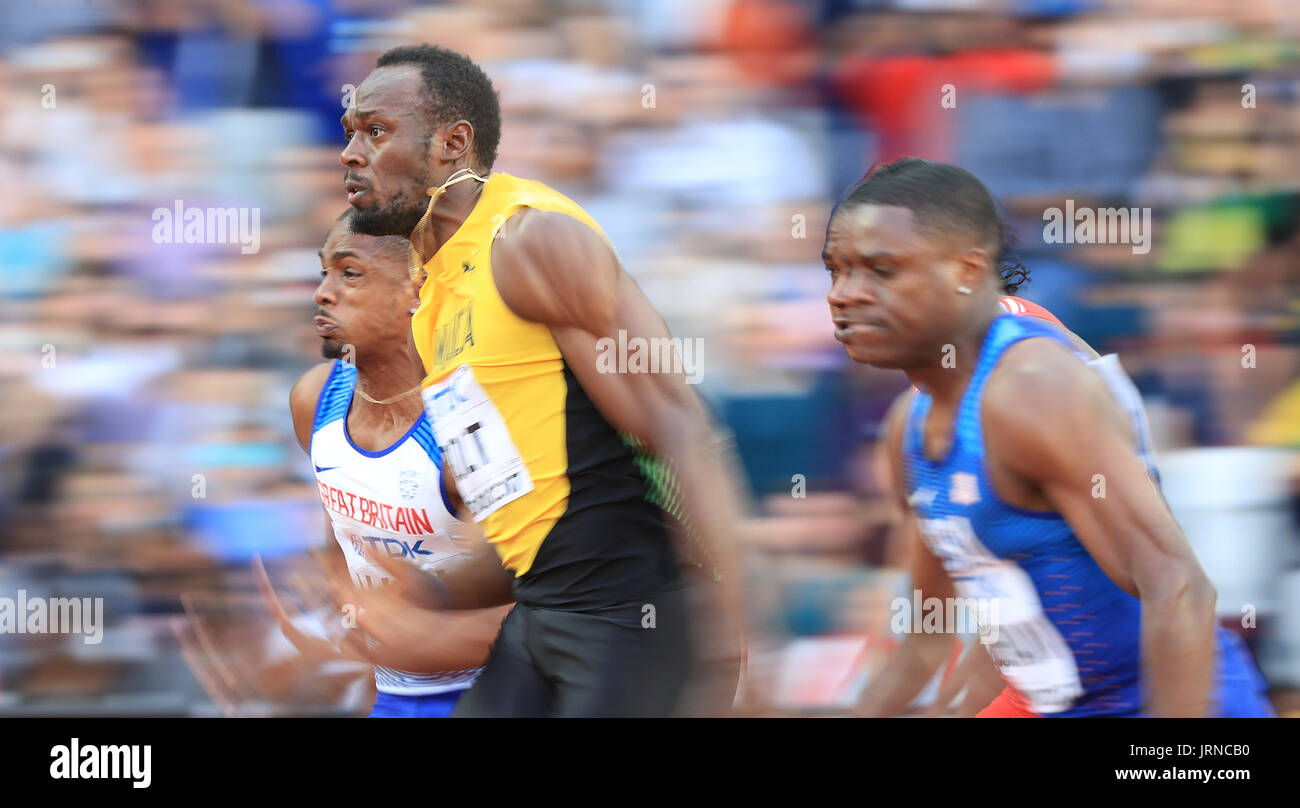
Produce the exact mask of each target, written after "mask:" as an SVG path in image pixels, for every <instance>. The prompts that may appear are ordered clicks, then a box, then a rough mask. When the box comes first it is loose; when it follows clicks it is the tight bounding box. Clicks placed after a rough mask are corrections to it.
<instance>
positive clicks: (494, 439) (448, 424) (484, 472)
mask: <svg viewBox="0 0 1300 808" xmlns="http://www.w3.org/2000/svg"><path fill="white" fill-rule="evenodd" d="M423 396H424V411H425V412H426V413H427V414H428V416H429V421H430V423H431V424H432V425H433V437H434V440H436V441H437V442H438V446H439V448H441V449H442V456H443V460H444V461H445V462H446V463H447V465H448V467H450V468H451V473H452V476H453V477H454V478H455V479H456V489H457V490H458V491H459V492H460V496H461V499H463V500H464V501H465V507H466V508H468V509H469V511H470V513H472V514H474V521H475V522H482V521H483V520H484V519H486V518H487V517H489V516H491V515H492V514H493V513H495V512H496V511H497V510H498V509H499V508H501V507H502V506H504V505H506V504H508V503H511V502H513V501H515V500H516V499H519V498H520V497H522V496H523V495H524V494H527V493H528V492H529V491H532V490H533V480H532V478H531V477H530V476H529V475H528V467H527V466H526V465H524V460H523V458H522V457H520V456H519V449H517V448H516V447H515V444H514V441H513V440H512V439H511V437H510V431H509V430H508V429H506V422H505V419H504V418H502V417H501V411H500V410H498V409H497V407H496V405H495V404H493V403H492V399H490V398H488V395H487V392H486V391H484V389H483V386H482V385H480V384H479V383H478V380H477V379H475V378H474V371H473V370H471V369H470V367H469V365H461V366H460V367H458V368H456V369H455V370H454V371H452V373H451V375H450V376H448V377H447V378H446V379H444V380H442V381H441V382H438V383H437V384H434V385H432V386H430V387H427V388H425V390H424V393H423Z"/></svg>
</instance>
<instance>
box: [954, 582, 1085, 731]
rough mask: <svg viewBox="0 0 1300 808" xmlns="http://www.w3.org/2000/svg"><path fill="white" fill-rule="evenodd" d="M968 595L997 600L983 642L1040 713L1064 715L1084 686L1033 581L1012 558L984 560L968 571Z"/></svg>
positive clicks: (1005, 675) (983, 629)
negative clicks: (1049, 618) (1000, 560)
mask: <svg viewBox="0 0 1300 808" xmlns="http://www.w3.org/2000/svg"><path fill="white" fill-rule="evenodd" d="M957 577H960V579H961V580H960V582H957V581H956V580H954V583H957V586H958V588H959V589H960V590H961V591H962V594H963V595H965V596H967V597H973V598H979V599H980V602H983V603H988V604H991V605H992V606H991V608H989V609H988V610H987V612H988V616H989V619H988V621H987V622H988V625H984V626H981V634H983V635H984V637H982V638H981V639H982V641H984V642H985V643H986V647H987V648H988V651H989V654H990V655H991V656H992V657H993V661H994V662H995V663H996V664H997V666H998V670H999V671H1000V672H1001V674H1002V677H1003V678H1004V679H1006V680H1007V681H1008V682H1009V683H1011V685H1012V686H1013V687H1015V688H1016V690H1018V691H1019V692H1020V693H1021V695H1023V696H1024V697H1025V699H1026V700H1027V701H1028V702H1029V705H1030V707H1031V709H1033V710H1034V711H1035V712H1038V713H1059V712H1061V711H1062V710H1066V709H1068V708H1069V706H1070V705H1071V704H1072V703H1073V702H1074V700H1075V699H1077V698H1078V697H1079V696H1081V695H1083V685H1082V683H1081V682H1080V681H1079V671H1078V669H1077V667H1076V666H1075V664H1074V654H1073V653H1071V651H1070V647H1069V646H1068V645H1066V643H1065V640H1064V639H1062V638H1061V635H1060V634H1059V633H1058V632H1057V631H1056V627H1055V626H1053V625H1052V623H1051V621H1050V620H1048V618H1047V615H1046V614H1044V613H1043V607H1042V603H1041V602H1040V601H1039V600H1038V592H1037V591H1036V590H1035V589H1034V584H1033V581H1031V580H1030V579H1029V576H1028V575H1027V574H1025V571H1024V570H1022V569H1020V568H1019V567H1018V566H1015V565H1014V564H1011V563H1009V562H997V563H989V564H982V565H979V566H977V567H974V568H972V569H970V570H967V571H966V572H964V573H963V574H962V575H961V576H954V578H957Z"/></svg>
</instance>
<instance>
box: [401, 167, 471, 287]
mask: <svg viewBox="0 0 1300 808" xmlns="http://www.w3.org/2000/svg"><path fill="white" fill-rule="evenodd" d="M465 180H478V181H479V182H487V178H486V177H480V176H479V175H478V174H475V173H474V169H472V168H469V167H468V166H466V167H465V168H461V169H457V170H456V171H453V172H452V173H451V176H450V177H448V178H447V181H446V182H444V183H443V184H442V185H439V186H438V187H437V188H428V189H426V190H425V193H427V194H428V195H429V206H428V207H427V208H425V209H424V215H423V216H421V217H420V221H418V222H416V223H415V229H414V230H412V231H411V266H410V273H411V280H413V281H418V280H419V279H420V273H421V271H422V270H423V269H424V262H425V260H426V259H425V257H424V256H423V255H422V254H421V253H420V248H421V247H423V246H424V234H425V232H426V231H428V229H429V219H430V217H432V216H433V206H434V205H436V204H438V199H439V198H441V197H442V195H443V193H445V192H446V190H447V189H448V188H450V187H451V186H453V185H455V184H456V183H458V182H464V181H465Z"/></svg>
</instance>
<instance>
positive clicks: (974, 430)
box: [823, 158, 1272, 717]
mask: <svg viewBox="0 0 1300 808" xmlns="http://www.w3.org/2000/svg"><path fill="white" fill-rule="evenodd" d="M1001 234H1002V231H1001V224H1000V222H999V220H998V216H997V212H996V208H995V206H994V204H993V200H992V198H991V196H990V195H989V193H988V191H987V189H985V188H984V186H983V184H982V183H980V182H979V180H978V179H976V178H975V177H974V176H973V175H971V174H970V173H969V172H966V171H964V170H962V169H960V168H957V167H955V166H950V165H946V164H942V163H931V162H926V161H923V160H917V159H913V158H906V159H903V160H898V161H896V162H894V163H891V164H888V165H885V166H882V167H880V168H878V169H876V170H875V171H873V172H872V173H871V174H869V175H868V176H867V177H866V178H865V179H864V180H863V181H862V182H860V183H859V184H858V185H857V186H855V187H854V188H853V189H852V190H851V191H850V192H849V194H848V195H847V196H846V198H845V199H844V200H843V201H842V202H841V203H840V205H839V207H838V208H837V209H836V211H835V213H834V214H833V216H832V218H831V222H830V226H829V228H828V230H827V236H826V246H825V250H824V252H823V259H824V260H825V263H826V268H827V270H828V271H829V272H830V277H831V291H830V294H829V295H828V296H827V301H828V303H829V305H830V309H831V319H832V321H833V323H834V327H835V337H836V339H838V340H839V341H840V342H841V343H842V344H843V345H844V347H845V350H846V351H847V352H848V355H849V357H850V358H852V359H854V360H855V361H858V362H863V363H866V364H870V365H874V366H876V367H882V368H895V369H899V370H902V371H903V372H904V373H906V374H907V376H908V378H909V379H910V380H911V381H912V383H913V384H914V385H915V386H916V388H917V389H916V390H914V391H909V393H907V394H905V395H904V396H902V397H901V398H900V399H899V401H898V403H897V404H896V405H895V406H894V407H893V409H892V410H891V412H890V414H889V416H888V423H887V429H886V438H885V440H886V441H887V444H886V445H887V449H888V455H889V457H890V461H891V465H892V468H893V471H894V475H893V476H894V479H895V480H896V488H897V496H898V501H899V504H900V506H901V507H902V508H903V510H904V513H905V520H906V528H907V530H908V532H909V534H911V535H912V536H913V537H915V544H916V549H915V551H914V564H913V587H914V588H915V589H918V590H920V591H921V595H922V597H926V598H929V597H938V598H952V597H954V596H957V595H959V596H960V597H962V598H965V599H967V602H970V603H974V604H977V609H976V612H977V614H978V615H980V617H981V626H980V629H981V634H982V635H983V636H982V638H981V639H982V640H984V641H987V645H986V647H987V648H988V650H989V652H990V655H991V656H992V657H993V661H994V663H995V664H996V665H997V667H998V669H999V672H1000V673H1001V675H1002V677H1003V679H1004V680H1006V682H1007V684H1008V686H1009V688H1010V692H1011V693H1013V694H1015V696H1016V698H1017V699H1019V700H1020V704H1019V708H1020V709H1019V710H1016V711H1008V712H1006V713H1002V714H1022V715H1042V716H1067V717H1073V716H1092V715H1109V716H1140V715H1152V716H1215V715H1220V716H1267V715H1272V710H1271V707H1270V706H1269V703H1268V701H1267V699H1266V698H1265V696H1264V693H1263V691H1264V688H1265V685H1264V682H1263V680H1262V677H1260V675H1259V673H1258V671H1257V670H1256V669H1255V667H1254V664H1253V662H1252V661H1251V660H1250V658H1249V657H1248V656H1247V654H1246V652H1245V650H1244V647H1243V646H1242V644H1241V642H1240V640H1238V639H1237V638H1236V637H1235V635H1232V634H1231V633H1230V632H1227V631H1225V630H1223V629H1221V628H1219V627H1218V625H1217V624H1216V622H1215V610H1214V607H1215V591H1214V588H1213V586H1211V584H1210V582H1209V580H1208V579H1207V578H1206V576H1205V573H1204V571H1203V570H1202V569H1201V567H1200V564H1199V563H1198V562H1197V560H1196V557H1195V555H1194V554H1193V553H1192V549H1191V547H1190V545H1189V544H1188V543H1187V540H1186V538H1185V537H1184V536H1183V534H1182V531H1181V530H1180V529H1179V527H1178V524H1177V523H1176V522H1175V521H1174V518H1173V516H1172V515H1171V514H1170V512H1169V509H1168V507H1167V506H1166V504H1165V501H1164V498H1163V497H1162V495H1161V493H1160V489H1159V481H1158V477H1157V476H1156V469H1155V465H1154V460H1153V457H1152V454H1151V450H1150V444H1149V442H1148V438H1147V435H1146V422H1145V415H1144V413H1143V410H1142V406H1141V400H1140V398H1139V396H1138V395H1137V391H1136V389H1135V388H1134V387H1133V385H1132V383H1131V382H1129V381H1128V378H1127V377H1126V376H1125V375H1124V373H1123V371H1122V370H1121V369H1120V367H1119V364H1118V362H1117V361H1116V360H1115V358H1114V356H1113V355H1112V356H1106V357H1100V358H1094V357H1092V356H1090V355H1089V354H1088V353H1085V352H1083V351H1081V350H1080V349H1079V347H1078V346H1077V345H1076V344H1075V343H1074V342H1073V341H1072V340H1071V339H1070V338H1069V337H1068V336H1067V334H1066V332H1064V331H1062V330H1061V329H1059V328H1057V327H1056V326H1054V325H1051V324H1049V323H1047V322H1044V321H1042V320H1039V319H1036V318H1031V317H1016V316H1014V315H1012V314H1008V313H1006V312H1005V311H1004V310H1003V309H1002V307H1001V306H999V304H998V298H999V296H1000V295H1001V294H1003V290H1004V289H1005V288H1006V286H1005V283H1004V278H1003V277H1002V273H1003V270H1002V269H1001V267H1000V259H1001V244H1002V239H1001ZM1017 271H1020V272H1022V273H1023V270H1017ZM951 647H952V646H951V637H950V636H949V635H944V634H925V633H913V634H909V635H908V637H907V639H906V640H905V641H904V642H903V643H902V645H901V646H900V649H899V651H898V652H897V653H896V654H895V655H894V656H893V657H891V659H890V660H889V662H888V663H887V665H886V666H885V668H884V669H883V670H882V671H881V672H880V673H879V674H877V675H876V676H875V677H874V678H873V680H872V682H871V683H870V685H869V687H868V688H867V691H866V693H865V694H864V696H863V698H862V700H861V701H860V703H859V705H858V712H859V713H860V714H862V715H895V714H897V713H899V712H901V711H902V710H903V709H904V708H905V707H906V706H907V704H908V703H910V701H911V700H912V698H914V697H915V695H916V693H917V692H918V691H919V690H920V688H921V687H922V686H923V685H924V684H925V682H927V681H928V680H929V679H930V677H931V676H932V675H933V673H934V671H936V670H937V669H938V667H939V665H940V664H942V662H943V661H944V660H945V659H946V658H947V656H948V654H949V652H950V651H951Z"/></svg>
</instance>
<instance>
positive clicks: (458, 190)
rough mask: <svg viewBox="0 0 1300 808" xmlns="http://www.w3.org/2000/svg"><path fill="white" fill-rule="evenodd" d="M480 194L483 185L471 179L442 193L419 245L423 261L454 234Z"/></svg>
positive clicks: (472, 208)
mask: <svg viewBox="0 0 1300 808" xmlns="http://www.w3.org/2000/svg"><path fill="white" fill-rule="evenodd" d="M449 176H450V175H449ZM482 193H483V183H481V182H479V181H478V180H473V179H470V180H465V181H464V182H458V183H456V184H455V185H452V186H449V187H448V188H447V190H445V191H443V192H442V196H440V197H438V201H437V202H436V203H435V204H434V206H433V213H432V214H430V216H429V226H428V229H426V230H425V231H424V239H423V241H422V243H421V244H420V254H421V255H423V256H424V257H425V260H428V259H429V258H430V257H431V256H433V254H434V253H436V252H438V250H439V249H440V248H441V247H442V245H444V244H446V243H447V241H448V240H449V239H450V238H451V237H452V236H453V235H455V234H456V231H457V230H458V229H460V226H461V225H462V224H464V223H465V219H466V218H467V217H468V216H469V214H470V211H472V210H474V205H475V204H476V203H477V202H478V198H479V195H480V194H482Z"/></svg>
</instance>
